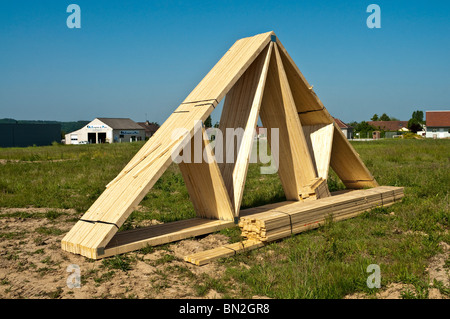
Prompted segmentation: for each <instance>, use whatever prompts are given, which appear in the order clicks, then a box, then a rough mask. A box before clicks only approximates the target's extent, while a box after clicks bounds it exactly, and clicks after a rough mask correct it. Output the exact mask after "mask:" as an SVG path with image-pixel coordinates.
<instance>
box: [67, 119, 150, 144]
mask: <svg viewBox="0 0 450 319" xmlns="http://www.w3.org/2000/svg"><path fill="white" fill-rule="evenodd" d="M143 140H145V129H144V128H143V127H142V126H141V125H139V124H137V123H136V122H134V121H133V120H131V119H128V118H104V117H101V118H100V117H99V118H96V119H94V120H93V121H92V122H90V123H88V124H87V125H86V126H84V127H82V128H81V129H79V130H77V131H74V132H71V133H68V134H66V139H65V141H66V144H100V143H124V142H135V141H143Z"/></svg>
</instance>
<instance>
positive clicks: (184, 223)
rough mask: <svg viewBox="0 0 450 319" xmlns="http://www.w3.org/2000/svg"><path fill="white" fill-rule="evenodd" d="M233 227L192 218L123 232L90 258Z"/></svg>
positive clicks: (222, 222)
mask: <svg viewBox="0 0 450 319" xmlns="http://www.w3.org/2000/svg"><path fill="white" fill-rule="evenodd" d="M233 226H234V222H230V221H224V220H209V219H204V218H192V219H187V220H180V221H176V222H170V223H167V224H160V225H153V226H148V227H145V228H138V229H133V230H127V231H122V232H119V233H117V234H116V235H115V236H114V237H113V238H112V239H111V241H110V242H109V243H108V245H107V246H106V247H105V248H104V249H103V248H101V249H100V250H99V251H98V252H99V253H100V254H97V255H95V256H92V257H90V258H92V259H98V258H105V257H109V256H113V255H117V254H123V253H126V252H129V251H133V250H137V249H141V248H145V247H146V246H157V245H162V244H167V243H170V242H174V241H178V240H182V239H186V238H191V237H195V236H201V235H205V234H210V233H213V232H216V231H219V230H221V229H225V228H229V227H233Z"/></svg>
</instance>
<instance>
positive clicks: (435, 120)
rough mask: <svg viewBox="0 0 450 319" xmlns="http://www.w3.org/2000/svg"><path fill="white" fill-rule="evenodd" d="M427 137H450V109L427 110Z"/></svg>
mask: <svg viewBox="0 0 450 319" xmlns="http://www.w3.org/2000/svg"><path fill="white" fill-rule="evenodd" d="M426 123H427V124H426V135H425V136H426V137H428V138H450V111H426Z"/></svg>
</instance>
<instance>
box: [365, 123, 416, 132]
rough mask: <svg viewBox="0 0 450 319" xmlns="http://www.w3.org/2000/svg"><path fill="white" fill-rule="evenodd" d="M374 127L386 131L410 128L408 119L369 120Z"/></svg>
mask: <svg viewBox="0 0 450 319" xmlns="http://www.w3.org/2000/svg"><path fill="white" fill-rule="evenodd" d="M367 123H369V125H372V126H373V127H375V128H377V129H380V130H384V131H398V130H401V129H402V128H404V127H406V128H408V121H369V122H367Z"/></svg>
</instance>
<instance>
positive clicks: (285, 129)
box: [260, 45, 317, 200]
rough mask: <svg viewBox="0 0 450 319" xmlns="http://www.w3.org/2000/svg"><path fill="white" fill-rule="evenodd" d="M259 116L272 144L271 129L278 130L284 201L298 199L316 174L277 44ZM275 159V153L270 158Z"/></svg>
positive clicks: (279, 162) (279, 164) (280, 172)
mask: <svg viewBox="0 0 450 319" xmlns="http://www.w3.org/2000/svg"><path fill="white" fill-rule="evenodd" d="M274 53H275V54H273V55H272V57H271V61H270V66H269V73H268V76H267V82H266V88H265V91H264V95H263V100H262V105H261V110H260V117H261V121H262V124H263V126H264V127H265V128H267V135H268V141H269V142H270V144H272V143H273V142H272V139H273V137H272V129H278V134H279V135H278V136H279V140H278V141H274V142H278V145H279V156H278V163H277V165H278V174H279V176H280V180H281V184H282V186H283V189H284V193H285V195H286V198H287V199H288V200H300V198H301V197H300V193H301V189H302V188H303V187H305V186H306V185H308V184H309V183H310V182H311V181H312V180H314V179H315V178H316V177H317V175H316V172H315V168H314V164H313V162H312V159H311V155H310V153H309V149H308V145H307V142H306V139H305V136H304V133H303V130H302V126H301V123H300V120H299V117H298V115H297V109H296V107H295V102H294V100H293V97H292V94H291V90H290V86H289V83H288V81H287V78H286V74H285V71H284V67H283V63H282V61H281V57H280V53H279V52H278V48H277V45H274ZM274 160H276V156H275V158H274Z"/></svg>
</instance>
